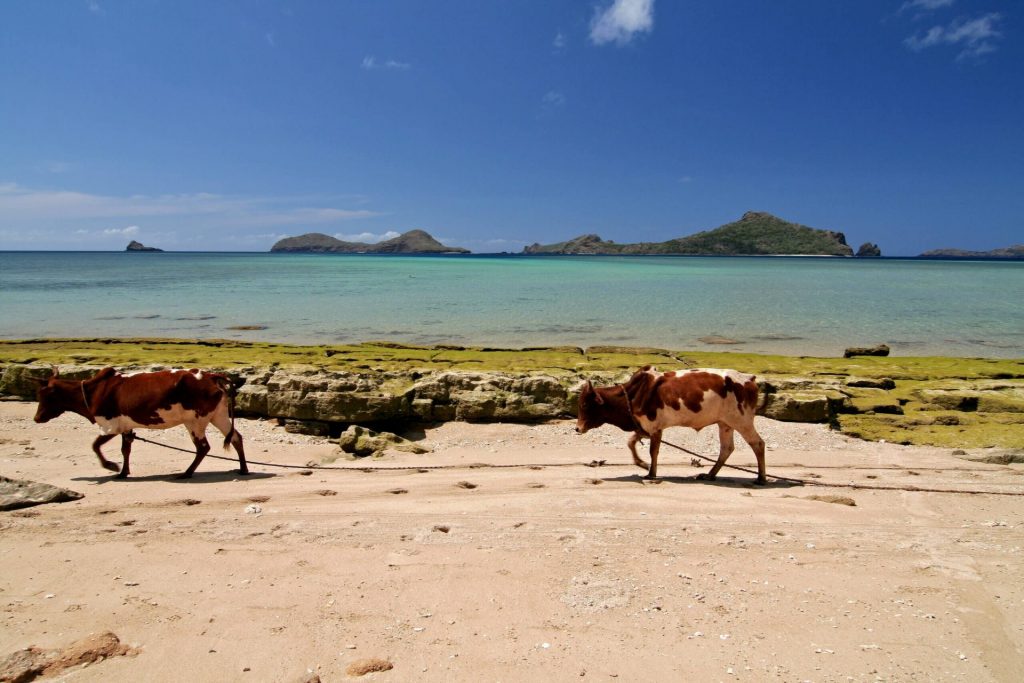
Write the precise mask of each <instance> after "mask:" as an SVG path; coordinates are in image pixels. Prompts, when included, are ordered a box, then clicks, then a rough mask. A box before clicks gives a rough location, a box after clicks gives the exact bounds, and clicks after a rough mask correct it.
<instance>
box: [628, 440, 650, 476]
mask: <svg viewBox="0 0 1024 683" xmlns="http://www.w3.org/2000/svg"><path fill="white" fill-rule="evenodd" d="M642 438H643V437H642V436H641V435H640V432H633V433H632V434H631V435H630V437H629V442H628V443H627V444H626V445H627V446H629V452H630V454H631V455H632V456H633V464H634V465H636V466H637V467H643V468H647V466H648V465H647V463H645V462H644V461H643V460H641V459H640V456H639V455H637V452H636V445H637V444H638V443H640V439H642Z"/></svg>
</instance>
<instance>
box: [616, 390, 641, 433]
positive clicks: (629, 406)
mask: <svg viewBox="0 0 1024 683" xmlns="http://www.w3.org/2000/svg"><path fill="white" fill-rule="evenodd" d="M619 387H620V388H621V389H622V395H623V396H625V397H626V412H627V413H629V419H631V420H632V421H633V426H634V427H636V431H637V432H639V433H640V434H642V435H643V436H647V435H648V434H647V430H646V429H644V428H643V427H641V426H640V420H638V419H636V415H634V414H633V402H632V401H631V400H629V392H628V391H626V385H625V384H620V385H619Z"/></svg>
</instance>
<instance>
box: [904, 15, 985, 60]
mask: <svg viewBox="0 0 1024 683" xmlns="http://www.w3.org/2000/svg"><path fill="white" fill-rule="evenodd" d="M1001 20H1002V15H1001V14H999V13H998V12H991V13H989V14H985V15H982V16H980V17H977V18H976V19H963V18H960V19H954V20H953V21H952V22H950V23H949V24H947V25H946V26H932V27H931V28H930V29H928V30H927V31H923V32H919V33H916V34H914V35H912V36H910V37H909V38H907V39H906V40H904V41H903V42H904V44H905V45H906V46H907V47H908V48H910V49H911V50H913V51H914V52H920V51H922V50H925V49H927V48H930V47H935V46H939V45H947V46H955V47H959V48H960V53H959V54H958V55H957V61H963V60H965V59H972V58H977V57H981V56H982V55H985V54H988V53H989V52H995V50H996V45H995V43H996V41H997V40H999V39H1000V38H1002V35H1003V34H1002V33H1001V32H1000V31H999V28H998V25H999V22H1000V21H1001Z"/></svg>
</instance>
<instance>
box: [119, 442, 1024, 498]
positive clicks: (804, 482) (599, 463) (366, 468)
mask: <svg viewBox="0 0 1024 683" xmlns="http://www.w3.org/2000/svg"><path fill="white" fill-rule="evenodd" d="M134 438H135V440H137V441H142V442H145V443H148V444H152V445H154V446H160V447H162V448H169V449H171V450H175V451H181V452H182V453H190V454H191V453H192V451H190V450H187V449H185V448H178V447H177V446H171V445H170V444H165V443H160V442H159V441H152V440H150V439H146V438H143V437H141V436H138V435H136V436H135V437H134ZM662 443H663V444H665V445H666V446H671V447H672V448H675V449H676V450H680V451H682V452H684V453H687V454H689V455H691V456H694V457H696V458H700V459H701V460H705V461H707V462H711V463H714V462H716V461H717V460H716V459H715V458H709V457H707V456H705V455H701V454H700V453H696V452H694V451H691V450H690V449H688V448H684V447H682V446H677V445H676V444H674V443H670V442H668V441H664V440H662ZM206 457H208V458H216V459H217V460H227V461H231V462H234V458H228V457H225V456H222V455H215V454H213V453H209V454H207V456H206ZM248 462H249V464H251V465H261V466H263V467H277V468H280V469H292V470H325V471H334V472H344V471H348V472H402V471H413V470H415V471H424V470H467V469H468V470H474V469H531V470H541V469H547V468H549V467H592V468H594V467H634V465H632V464H629V463H612V464H608V463H606V462H605V461H604V460H592V461H590V462H589V463H587V462H553V463H550V462H549V463H470V464H466V465H393V466H383V467H382V466H371V465H356V466H338V465H288V464H284V463H274V462H260V461H258V460H249V461H248ZM723 467H728V468H729V469H733V470H738V471H740V472H746V473H748V474H753V475H755V476H756V475H757V470H752V469H750V468H748V467H743V466H741V465H730V464H728V463H725V464H724V465H723ZM767 476H769V477H770V478H772V479H774V480H776V481H784V482H788V483H790V484H794V485H797V486H817V487H820V488H843V489H854V490H867V491H911V492H919V493H952V494H964V495H989V496H1019V497H1024V491H978V490H971V489H948V488H933V487H926V486H913V485H907V486H879V485H877V484H855V483H840V482H833V483H829V482H823V481H815V480H813V479H799V478H796V477H783V476H779V475H775V474H769V475H767ZM689 479H693V480H694V481H695V480H696V478H695V477H690V478H689ZM751 486H753V485H751Z"/></svg>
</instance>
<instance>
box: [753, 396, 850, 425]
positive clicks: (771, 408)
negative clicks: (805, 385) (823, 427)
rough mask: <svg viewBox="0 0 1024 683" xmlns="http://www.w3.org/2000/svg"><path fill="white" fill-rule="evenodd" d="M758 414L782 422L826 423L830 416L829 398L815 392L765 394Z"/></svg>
mask: <svg viewBox="0 0 1024 683" xmlns="http://www.w3.org/2000/svg"><path fill="white" fill-rule="evenodd" d="M760 414H761V415H764V416H765V417H768V418H771V419H773V420H781V421H783V422H828V421H829V418H830V417H831V416H832V412H831V410H830V408H829V397H828V396H827V395H826V394H825V393H816V392H799V393H788V392H787V393H776V394H767V395H766V396H765V397H764V405H763V407H762V409H761V411H760Z"/></svg>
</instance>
